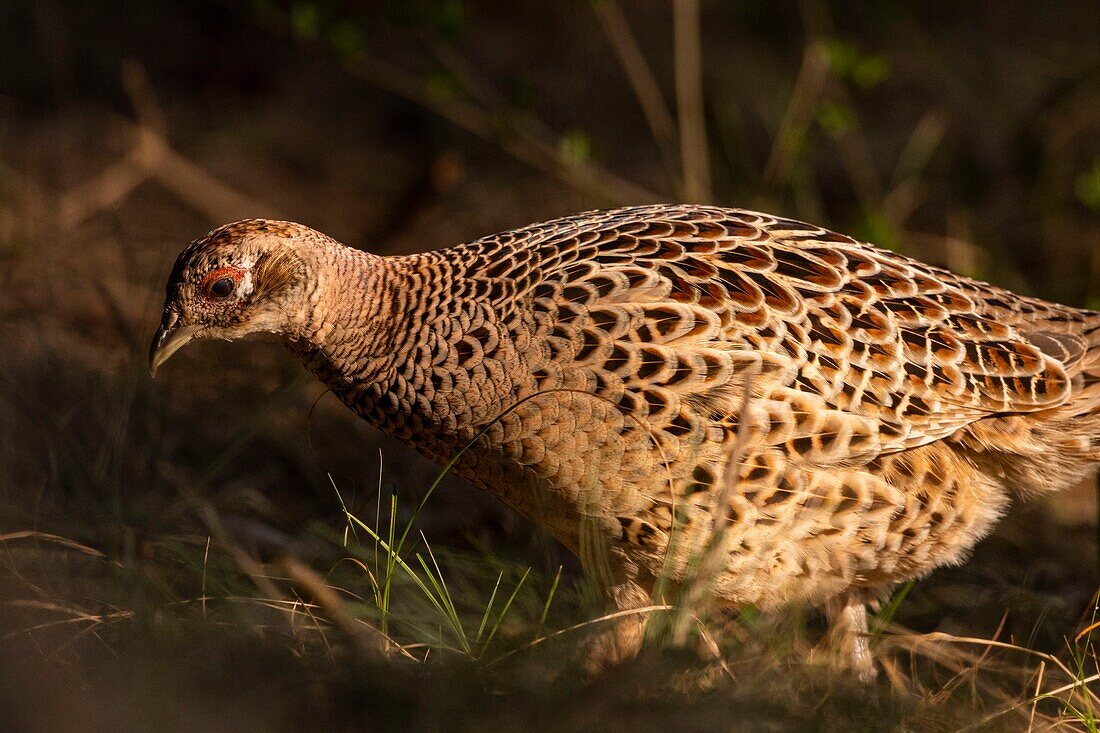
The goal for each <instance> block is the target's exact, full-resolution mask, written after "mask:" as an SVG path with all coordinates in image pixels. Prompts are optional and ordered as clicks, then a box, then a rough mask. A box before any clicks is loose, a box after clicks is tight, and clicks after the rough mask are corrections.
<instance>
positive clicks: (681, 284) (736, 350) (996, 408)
mask: <svg viewBox="0 0 1100 733" xmlns="http://www.w3.org/2000/svg"><path fill="white" fill-rule="evenodd" d="M474 245H476V246H475V250H476V252H477V254H478V256H479V258H481V262H482V263H483V270H484V272H483V273H482V276H483V277H485V278H487V279H494V280H496V281H497V282H498V283H499V282H506V283H509V284H510V287H509V288H508V290H509V292H505V293H500V294H499V295H500V296H501V297H507V298H510V299H522V298H525V297H526V298H530V299H532V301H533V302H534V303H535V305H536V307H537V309H538V310H539V311H540V312H541V313H544V314H547V318H549V319H550V322H551V324H552V328H551V330H550V332H549V333H548V336H547V338H546V345H545V348H546V349H547V350H548V351H549V352H550V353H549V357H548V358H549V359H550V360H551V361H555V362H557V363H562V362H568V363H573V364H579V365H583V366H585V367H586V368H588V369H590V370H591V371H592V373H594V374H595V375H596V378H595V388H596V391H597V392H599V393H604V394H608V395H611V396H612V398H613V399H616V400H618V401H620V402H623V403H625V404H624V408H626V409H630V410H632V411H634V414H640V415H646V414H648V415H649V416H650V418H651V422H653V419H652V418H653V416H654V415H657V414H659V415H661V416H662V420H660V421H658V422H661V423H662V424H664V425H666V426H674V425H675V424H676V423H677V421H680V422H687V423H691V422H692V421H696V422H698V421H699V420H703V421H710V423H712V424H719V425H725V426H726V427H727V428H730V429H733V428H735V427H736V425H737V424H738V423H739V421H740V420H741V416H740V415H739V413H740V405H741V404H742V403H741V395H742V392H743V389H744V388H745V385H746V384H751V389H752V397H753V402H754V403H755V405H756V408H755V409H756V412H755V415H756V417H755V418H754V420H756V421H757V422H758V423H760V429H761V430H763V431H764V432H765V433H766V441H767V443H770V444H772V445H776V446H779V445H781V444H782V445H785V447H786V450H787V452H788V453H789V454H797V455H801V456H804V457H806V456H808V457H810V458H811V459H812V460H815V462H824V463H831V462H838V461H839V462H844V461H852V460H859V459H860V457H865V458H869V457H873V456H874V455H879V454H881V453H886V452H893V451H897V450H902V449H905V448H908V447H913V446H916V445H921V444H925V443H928V442H931V441H934V440H937V439H939V438H942V437H945V436H947V435H950V434H951V433H953V432H955V431H957V430H959V429H960V428H962V427H964V426H965V425H967V424H969V423H971V422H973V421H975V420H978V419H981V418H982V417H986V416H989V415H992V414H1004V413H1020V412H1032V411H1038V410H1044V409H1047V408H1050V407H1053V406H1056V405H1058V404H1060V403H1061V402H1063V401H1064V400H1065V399H1066V397H1067V391H1068V379H1067V376H1066V369H1065V366H1064V364H1063V363H1062V362H1063V360H1072V359H1073V358H1075V357H1076V358H1079V355H1077V351H1078V349H1079V347H1078V346H1077V344H1076V341H1075V340H1074V338H1073V337H1072V334H1070V336H1068V337H1067V336H1066V335H1064V334H1063V335H1059V334H1058V333H1057V332H1054V333H1052V332H1051V329H1049V328H1047V329H1043V328H1039V329H1038V330H1036V331H1035V332H1034V333H1033V334H1030V335H1025V333H1022V332H1021V327H1020V326H1019V325H1017V324H1020V323H1021V322H1024V321H1026V320H1027V316H1028V314H1027V313H1026V312H1021V307H1023V310H1024V311H1027V310H1028V309H1029V308H1034V309H1040V308H1041V307H1046V308H1048V309H1050V308H1056V306H1050V305H1049V304H1044V303H1042V301H1032V300H1030V299H1023V300H1020V299H1019V298H1018V296H1014V295H1011V294H1006V291H1000V290H998V289H996V288H992V287H991V286H987V285H985V284H983V283H978V282H975V281H972V280H968V279H966V278H962V277H959V276H955V275H953V274H951V273H949V272H946V271H944V270H939V269H937V268H932V267H929V266H926V265H923V264H921V263H919V262H916V261H913V260H910V259H908V258H906V257H903V256H901V255H898V254H895V253H892V252H889V251H886V250H882V249H879V248H877V247H873V246H871V245H868V244H864V243H862V242H859V241H856V240H854V239H852V238H851V237H847V236H844V235H840V234H837V233H834V232H830V231H828V230H825V229H821V228H819V227H816V226H812V225H809V224H804V223H801V222H797V221H791V220H787V219H781V218H776V217H773V216H769V215H765V214H758V213H754V212H748V211H740V210H730V209H720V208H712V207H701V206H679V207H669V206H655V207H637V208H632V209H619V210H614V211H607V212H591V213H587V214H580V215H577V216H574V217H569V218H567V219H560V220H557V221H553V222H547V223H545V224H538V225H534V226H532V227H528V228H526V229H522V230H515V231H512V232H507V233H504V234H502V235H496V236H494V237H489V238H486V239H484V240H479V242H477V243H474ZM498 290H499V288H498ZM1010 298H1011V299H1014V300H1010ZM1021 303H1023V304H1024V305H1023V306H1021V305H1020V304H1021ZM1029 304H1035V305H1029ZM1065 310H1066V311H1067V312H1068V311H1069V310H1070V309H1065ZM1004 314H1011V315H1012V317H1011V318H1009V317H1007V315H1004ZM998 315H1002V316H1004V317H998ZM1040 315H1041V316H1042V317H1041V318H1039V320H1043V319H1047V318H1057V317H1058V315H1057V314H1053V313H1047V312H1045V311H1044V312H1043V313H1041V314H1040ZM1055 331H1057V330H1056V329H1055ZM1035 334H1041V335H1038V336H1037V335H1035ZM749 374H752V375H753V376H752V377H748V376H747V375H749ZM688 427H690V426H685V427H683V429H685V430H686V429H688Z"/></svg>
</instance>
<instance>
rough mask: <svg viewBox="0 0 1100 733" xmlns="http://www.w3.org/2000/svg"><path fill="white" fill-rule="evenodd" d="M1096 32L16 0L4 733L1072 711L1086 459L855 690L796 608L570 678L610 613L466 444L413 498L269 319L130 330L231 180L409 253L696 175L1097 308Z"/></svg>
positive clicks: (1, 267)
mask: <svg viewBox="0 0 1100 733" xmlns="http://www.w3.org/2000/svg"><path fill="white" fill-rule="evenodd" d="M1098 29H1100V6H1097V4H1096V3H1088V2H1080V3H1072V2H1049V3H1035V2H1022V1H1017V0H1003V1H1001V2H987V3H962V4H960V3H948V2H928V3H920V4H917V3H904V2H897V1H894V0H886V1H884V2H878V3H871V4H868V3H858V2H823V1H822V0H805V1H804V2H801V3H786V2H776V3H756V2H719V1H718V0H713V1H708V2H702V3H701V6H700V5H699V4H697V3H696V2H694V1H693V0H680V1H678V2H676V3H670V2H658V1H655V0H592V1H591V2H587V1H582V0H565V1H563V2H553V3H550V2H516V1H515V0H512V1H510V2H499V1H494V0H409V1H407V2H401V1H397V0H395V1H393V2H372V3H355V2H350V1H345V2H341V1H339V0H253V1H252V2H245V1H244V0H206V1H204V0H193V1H191V2H184V3H172V4H167V3H148V2H142V1H139V0H120V2H113V3H103V4H100V3H88V2H79V1H78V0H35V1H34V2H23V3H21V2H17V1H16V2H11V1H9V2H6V3H0V721H3V725H2V726H0V727H4V728H5V729H10V730H68V729H77V730H92V729H103V730H120V729H121V730H147V729H150V728H154V727H155V728H157V729H159V730H194V729H196V728H197V727H198V726H202V727H204V728H206V729H210V730H222V729H224V730H240V729H257V730H267V729H288V730H298V729H303V728H306V727H309V728H316V729H329V728H332V729H357V728H380V729H384V728H401V729H413V730H420V729H423V730H433V729H461V730H473V729H480V728H486V727H489V726H495V727H505V728H513V727H516V728H518V727H531V728H555V729H557V728H583V729H633V730H648V729H665V728H668V727H671V726H673V725H675V726H677V727H678V728H680V729H698V730H714V729H731V730H814V729H820V730H837V729H855V730H864V729H866V730H883V729H891V728H897V729H904V730H956V729H972V730H1021V729H1024V728H1028V727H1033V728H1035V729H1043V728H1048V727H1064V728H1066V729H1081V730H1096V729H1097V724H1096V718H1095V714H1094V711H1095V705H1096V702H1097V701H1096V698H1095V697H1094V696H1093V691H1092V689H1091V687H1093V686H1094V685H1095V680H1096V675H1097V674H1098V672H1100V670H1098V669H1097V666H1096V661H1095V655H1094V652H1093V649H1092V645H1091V626H1092V623H1093V621H1094V620H1095V607H1096V604H1095V591H1096V588H1097V580H1098V576H1097V544H1096V504H1095V500H1094V497H1093V489H1092V487H1091V486H1086V485H1083V486H1081V487H1079V489H1078V490H1076V491H1074V492H1070V493H1067V494H1065V495H1062V496H1059V497H1055V498H1054V499H1052V500H1050V501H1046V502H1041V503H1035V504H1031V505H1026V506H1023V507H1018V508H1017V509H1016V510H1015V511H1014V513H1013V515H1012V516H1011V517H1009V518H1008V519H1007V520H1006V521H1005V522H1003V523H1002V525H1001V527H1000V529H999V530H998V531H997V533H996V535H995V536H993V537H992V538H990V539H988V540H986V541H985V542H984V543H982V544H981V545H980V547H979V548H978V551H977V553H976V556H975V557H974V559H973V561H971V562H970V563H969V564H967V565H966V566H965V567H962V568H958V569H952V570H943V571H940V572H937V573H936V574H934V575H933V576H932V577H931V578H930V579H929V580H927V581H924V582H922V583H919V584H917V585H915V586H914V587H913V588H911V589H908V593H907V595H905V596H904V598H903V599H899V602H897V603H894V604H891V605H890V606H889V607H888V608H887V609H886V610H885V611H884V612H883V614H882V615H881V616H880V618H879V624H878V628H879V635H878V637H877V638H876V640H875V646H876V647H877V649H878V651H879V653H880V656H881V658H883V659H885V660H886V674H883V675H882V676H881V679H880V681H879V682H878V683H877V684H876V685H875V686H873V687H871V688H869V689H863V688H859V687H858V686H853V685H851V684H850V683H849V682H848V681H846V680H844V679H842V678H838V677H837V676H836V675H833V674H831V673H829V671H828V669H827V668H823V667H822V666H821V665H820V664H819V663H818V662H817V661H815V656H814V654H813V653H812V646H813V644H814V643H815V642H816V639H817V637H818V636H819V634H820V620H819V619H817V618H816V617H815V616H814V615H813V614H811V613H808V612H803V611H799V610H797V609H796V610H792V611H791V612H790V613H788V614H785V615H783V616H781V617H779V618H761V617H758V616H757V615H756V614H753V613H751V612H750V611H749V610H746V611H745V612H744V613H742V614H740V615H738V616H736V617H730V618H722V619H715V620H710V621H708V622H707V624H706V625H705V626H703V627H701V628H702V629H703V630H702V631H698V630H697V632H696V634H695V635H694V636H693V637H692V638H693V641H692V642H691V643H690V644H689V645H687V647H683V646H678V645H669V644H660V643H657V644H654V645H653V646H654V648H653V649H652V650H651V651H650V652H649V653H648V654H646V655H645V656H643V658H642V659H640V660H638V661H637V662H635V663H632V664H629V665H627V666H626V667H624V668H623V669H620V670H616V671H615V672H613V673H612V674H609V675H607V676H605V677H603V678H601V679H599V680H595V681H588V680H585V679H583V678H582V677H581V676H580V675H579V674H578V673H577V671H576V670H577V665H576V652H577V649H578V647H579V645H580V644H581V643H582V640H583V638H584V633H585V632H586V631H588V630H589V629H590V628H592V627H593V626H594V625H596V624H598V623H601V622H600V621H599V620H598V617H599V616H600V614H601V613H602V611H601V610H600V609H599V608H598V607H597V606H596V604H595V603H594V602H593V600H592V599H591V594H590V593H589V592H588V591H587V589H586V584H585V583H584V580H583V578H582V577H581V575H580V573H579V572H578V569H577V567H576V564H575V562H574V561H573V560H572V559H571V558H569V557H567V556H565V554H564V553H563V552H561V551H560V550H559V549H558V548H557V547H555V546H554V545H553V543H552V542H550V541H549V540H547V539H546V538H545V537H543V536H542V535H541V534H540V533H539V532H537V531H536V530H534V529H533V528H532V527H530V526H529V525H527V524H526V523H524V522H522V521H521V520H519V519H518V518H516V517H515V516H513V515H511V514H509V513H507V512H505V511H503V510H502V509H501V508H500V507H498V506H497V505H496V504H495V503H493V502H492V501H490V500H489V499H487V498H485V497H483V496H481V495H480V494H478V493H477V492H475V491H474V490H472V489H470V488H469V487H467V486H465V485H463V484H460V483H457V482H451V481H448V480H446V479H445V480H444V481H443V483H442V484H441V485H440V487H439V488H438V489H437V490H435V491H434V492H432V495H431V496H430V498H429V499H428V501H427V502H426V503H424V505H423V509H422V511H419V512H417V511H416V510H417V507H418V506H420V505H421V500H422V498H423V497H424V496H425V494H426V492H427V491H428V489H429V487H430V486H432V485H433V481H434V479H435V478H436V476H437V474H438V471H437V469H436V468H435V467H433V466H430V465H427V464H425V463H424V462H423V461H421V460H420V459H418V458H417V457H415V456H413V455H412V454H411V453H409V452H408V451H407V450H406V449H404V448H403V447H401V446H399V445H397V444H395V443H393V442H391V441H389V440H387V439H386V438H384V437H383V436H380V435H378V434H377V433H375V432H374V431H372V430H370V429H368V428H366V427H365V426H364V425H362V424H361V423H359V422H358V421H357V420H355V419H354V418H352V417H351V416H350V415H349V414H346V411H345V410H344V409H343V408H342V407H341V406H340V405H338V404H337V403H336V401H335V400H334V399H333V398H332V397H331V396H330V395H329V396H326V395H324V394H323V390H322V388H321V387H320V385H318V384H316V383H314V382H313V381H312V380H311V379H310V378H308V377H307V376H306V375H304V374H303V373H302V370H301V368H300V367H299V366H298V364H296V363H295V362H294V361H293V360H292V359H291V358H290V357H289V356H288V355H286V354H285V353H284V352H283V351H282V349H281V348H280V347H278V346H276V345H273V344H267V343H262V342H260V343H253V344H247V345H240V344H238V345H233V346H230V345H227V344H221V343H210V344H202V345H198V346H195V347H192V348H190V349H188V350H187V351H186V352H184V353H182V354H181V355H180V356H178V357H176V359H174V360H173V362H172V363H171V364H170V365H169V366H168V367H167V368H165V369H164V371H163V376H162V377H161V378H159V379H158V380H157V382H156V384H153V383H151V382H150V380H149V378H148V375H147V370H146V366H145V354H146V349H147V344H148V340H149V338H150V337H151V333H152V330H153V329H154V327H155V324H156V322H157V319H158V318H159V309H160V306H161V302H162V298H163V290H162V288H163V283H164V280H165V278H166V276H167V273H168V270H169V269H170V266H171V263H172V261H173V259H174V258H175V256H176V254H177V253H178V251H179V250H180V249H181V248H182V247H183V246H184V245H185V244H186V243H187V242H188V241H189V240H190V239H192V238H193V237H195V236H197V235H199V234H201V233H203V232H205V231H207V230H209V229H210V228H212V227H213V226H216V225H218V224H220V223H223V222H225V221H228V220H232V219H237V218H242V217H245V216H266V217H282V218H290V219H295V220H298V221H301V222H303V223H307V224H309V225H311V226H313V227H315V228H318V229H321V230H323V231H326V232H328V233H330V234H332V235H333V236H335V237H337V238H338V239H341V240H342V241H345V242H348V243H352V244H356V245H360V246H363V247H366V248H369V249H371V250H372V251H374V252H378V253H400V252H408V251H415V250H424V249H430V248H436V247H440V246H446V245H448V244H452V243H457V242H460V241H464V240H467V239H470V238H474V237H477V236H480V235H482V234H486V233H489V232H492V231H497V230H501V229H506V228H511V227H514V226H519V225H522V224H526V223H529V222H531V221H535V220H538V219H543V218H549V217H552V216H556V215H560V214H566V213H570V212H574V211H577V210H581V209H587V208H596V207H605V206H612V205H618V204H625V203H638V202H644V201H656V200H693V201H712V202H715V203H720V204H724V205H733V206H745V207H756V208H762V209H766V210H771V211H775V212H777V213H782V214H786V215H791V216H796V217H800V218H804V219H808V220H811V221H814V222H818V223H823V224H826V225H829V226H832V227H833V228H836V229H838V230H841V231H845V232H850V233H854V234H857V235H860V236H863V237H865V238H867V239H870V240H871V241H875V242H877V243H880V244H882V245H885V246H888V247H892V248H895V249H898V250H900V251H903V252H906V253H909V254H913V255H915V256H918V257H920V258H922V259H925V260H927V261H932V262H936V263H939V264H944V265H947V266H949V267H951V268H953V269H955V270H957V271H961V272H964V273H966V274H971V275H975V276H978V277H981V278H983V279H988V280H990V281H993V282H996V283H999V284H1002V285H1005V286H1008V287H1011V288H1013V289H1016V290H1018V291H1021V292H1026V293H1032V294H1036V295H1040V296H1043V297H1047V298H1050V299H1055V300H1059V301H1061V302H1065V303H1069V304H1074V305H1086V304H1090V305H1091V306H1092V307H1098V306H1100V218H1098V216H1097V215H1098V213H1100V44H1097V43H1096V37H1097V30H1098ZM406 532H407V534H406ZM403 535H405V536H404V542H403V543H400V542H399V540H401V538H402V536H403ZM399 544H400V545H401V552H400V554H399V555H397V554H395V552H390V551H388V549H387V548H393V549H394V550H396V549H397V546H398V545H399ZM653 613H654V614H662V613H665V611H661V610H656V611H654V612H653ZM907 630H912V631H913V632H917V634H916V635H914V634H912V633H909V632H908V631H907Z"/></svg>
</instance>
